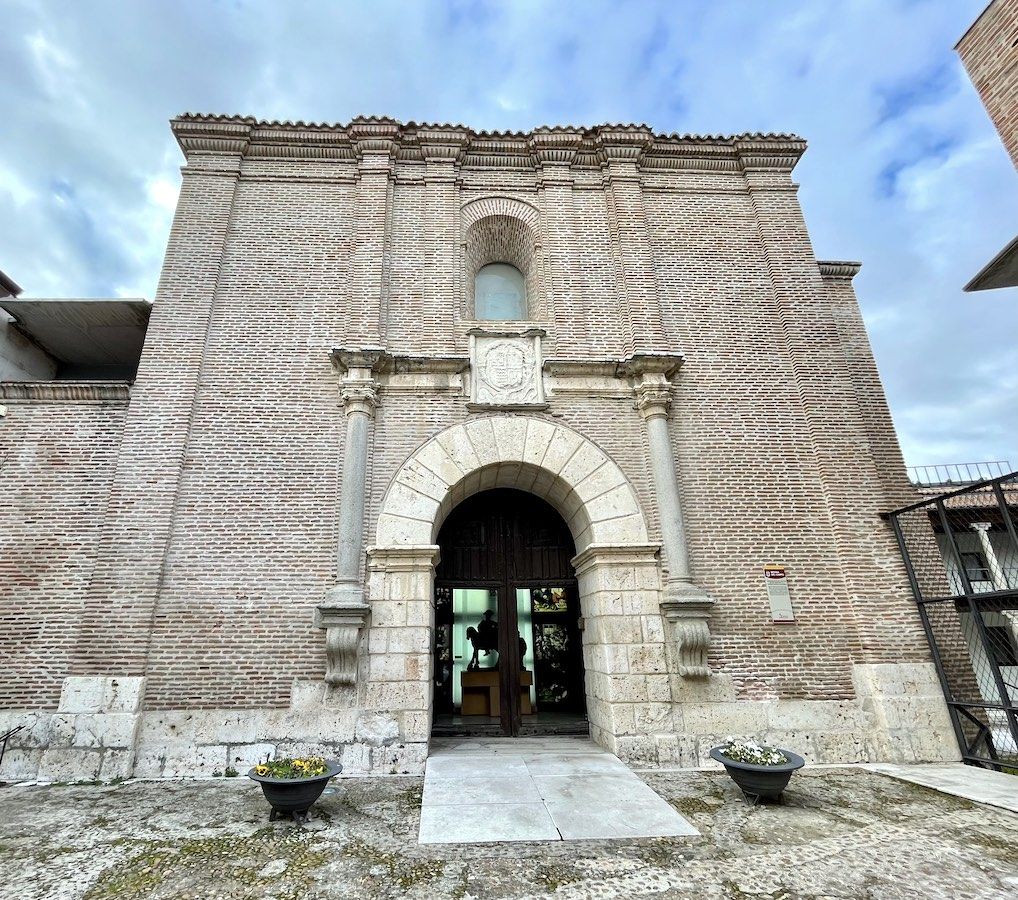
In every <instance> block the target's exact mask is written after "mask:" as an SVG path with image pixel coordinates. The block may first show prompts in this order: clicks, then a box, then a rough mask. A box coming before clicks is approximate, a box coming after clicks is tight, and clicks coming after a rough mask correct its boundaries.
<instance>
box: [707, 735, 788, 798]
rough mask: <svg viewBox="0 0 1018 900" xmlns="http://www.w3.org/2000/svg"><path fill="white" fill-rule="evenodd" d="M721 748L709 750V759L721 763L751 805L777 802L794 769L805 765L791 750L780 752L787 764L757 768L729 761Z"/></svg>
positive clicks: (752, 765)
mask: <svg viewBox="0 0 1018 900" xmlns="http://www.w3.org/2000/svg"><path fill="white" fill-rule="evenodd" d="M721 749H722V748H721V747H715V748H714V749H713V750H711V752H710V755H711V759H716V760H717V761H718V762H719V763H721V764H722V765H723V766H724V767H725V770H726V771H727V772H728V774H729V775H730V776H731V777H732V781H734V782H735V783H736V784H737V785H738V786H739V788H740V789H741V790H742V793H743V794H745V795H746V799H748V800H749V801H750V802H751V803H759V802H760V801H761V800H777V799H778V798H779V797H780V796H781V792H782V791H783V790H784V789H785V788H786V787H787V786H788V782H789V779H791V777H792V773H793V772H794V771H795V770H796V769H801V768H802V767H803V766H804V765H806V760H804V759H803V758H802V757H801V756H799V754H797V753H792V751H791V750H781V748H780V747H779V748H778V749H779V750H781V753H782V755H784V756H785V758H786V759H787V760H788V762H785V763H781V764H779V765H776V766H758V765H754V764H753V763H745V762H739V761H738V760H734V759H729V758H728V757H727V756H725V755H724V754H723V753H722V752H721Z"/></svg>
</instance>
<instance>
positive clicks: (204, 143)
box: [170, 116, 255, 158]
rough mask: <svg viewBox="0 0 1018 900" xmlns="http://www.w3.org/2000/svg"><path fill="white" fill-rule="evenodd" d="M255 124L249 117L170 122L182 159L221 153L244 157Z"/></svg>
mask: <svg viewBox="0 0 1018 900" xmlns="http://www.w3.org/2000/svg"><path fill="white" fill-rule="evenodd" d="M254 125H255V122H254V120H253V119H250V118H243V119H227V120H220V119H213V118H206V117H192V116H181V117H180V118H177V119H173V120H172V121H171V123H170V126H171V128H172V129H173V134H174V136H175V137H176V138H177V143H178V144H180V149H181V150H182V151H183V152H184V156H186V157H188V158H190V157H191V154H193V153H221V154H226V155H232V154H236V155H240V156H243V155H244V154H245V153H246V152H247V149H248V146H249V144H250V142H251V131H252V129H253V128H254Z"/></svg>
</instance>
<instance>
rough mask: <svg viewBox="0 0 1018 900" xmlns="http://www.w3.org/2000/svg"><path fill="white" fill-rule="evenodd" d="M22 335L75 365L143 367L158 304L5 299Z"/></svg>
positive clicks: (0, 302) (2, 305)
mask: <svg viewBox="0 0 1018 900" xmlns="http://www.w3.org/2000/svg"><path fill="white" fill-rule="evenodd" d="M0 308H2V309H4V310H6V311H7V312H8V313H10V314H11V315H12V316H14V318H15V323H16V325H17V327H18V329H19V330H20V331H22V332H23V333H24V334H26V335H27V336H28V337H30V338H31V339H32V340H33V341H35V342H36V343H37V344H38V345H39V346H40V347H42V349H43V350H45V351H46V352H47V353H48V354H50V356H52V357H53V358H54V359H56V360H58V361H59V362H61V363H64V364H67V365H73V366H86V367H110V366H133V367H137V365H138V360H139V359H140V358H141V350H142V346H143V345H144V343H145V332H146V330H147V329H148V319H149V314H150V312H151V310H152V303H151V301H149V300H144V299H141V298H125V299H119V298H115V299H39V298H32V299H17V298H14V297H5V298H3V299H0Z"/></svg>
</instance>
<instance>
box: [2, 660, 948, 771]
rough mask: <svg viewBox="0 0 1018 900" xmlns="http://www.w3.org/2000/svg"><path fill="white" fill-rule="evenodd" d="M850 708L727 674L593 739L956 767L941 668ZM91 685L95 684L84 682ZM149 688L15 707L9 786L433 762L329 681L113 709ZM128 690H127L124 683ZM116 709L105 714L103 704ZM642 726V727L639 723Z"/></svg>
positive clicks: (418, 742) (877, 678) (883, 687)
mask: <svg viewBox="0 0 1018 900" xmlns="http://www.w3.org/2000/svg"><path fill="white" fill-rule="evenodd" d="M854 680H855V683H856V684H857V685H858V687H859V690H858V696H857V697H856V698H855V699H846V700H755V701H754V700H738V699H736V698H735V690H734V687H733V685H732V682H731V679H729V678H726V677H725V676H724V675H719V676H715V677H714V678H712V679H711V680H710V683H709V685H708V684H700V685H699V686H698V687H697V688H695V689H693V690H691V691H690V693H696V692H699V693H700V694H701V697H702V696H704V695H706V696H709V697H710V699H702V698H698V697H695V696H694V697H693V698H691V699H690V701H689V702H681V703H667V702H660V703H653V702H652V703H634V704H628V705H627V704H615V705H614V707H615V708H616V709H621V710H623V711H632V713H633V715H632V716H631V717H629V718H627V717H626V715H624V714H623V715H621V716H620V715H614V714H613V715H612V717H611V721H610V726H611V729H613V730H609V729H608V728H606V727H605V726H604V724H598V722H596V721H595V716H596V715H598V714H600V711H601V710H603V709H605V708H607V709H608V710H609V711H610V710H611V709H612V708H613V707H612V705H606V706H605V707H600V706H595V709H594V712H595V716H592V719H591V737H592V738H593V739H594V740H595V741H596V742H598V743H599V744H601V745H602V746H604V747H606V748H607V749H608V750H610V751H612V752H613V753H616V754H617V755H618V756H619V757H621V758H622V759H623V760H624V761H626V762H628V763H631V764H634V765H645V766H649V767H658V766H660V767H664V768H668V767H679V768H695V767H703V766H707V767H715V766H716V765H717V764H716V763H714V762H713V761H712V760H711V759H710V758H709V755H708V754H709V751H710V749H711V747H714V746H716V745H717V744H719V743H721V742H722V741H723V740H725V739H726V738H728V737H738V738H751V739H754V740H757V741H760V742H762V743H765V744H771V745H776V746H781V747H786V748H788V749H790V750H795V751H796V752H797V753H800V754H802V755H803V756H804V757H805V758H806V760H807V761H808V762H811V763H859V762H893V763H915V762H946V761H955V760H957V759H959V753H958V749H957V745H956V743H955V740H954V736H953V733H952V731H951V727H950V722H949V720H948V717H947V710H946V707H945V705H944V701H943V698H942V697H941V695H940V688H939V684H938V683H937V680H936V673H935V671H934V669H933V666H932V664H915V663H909V664H885V665H858V666H856V667H855V670H854ZM87 681H90V682H91V683H86V682H87ZM138 681H141V679H133V680H132V679H111V678H110V679H99V678H95V679H91V680H86V679H68V682H70V684H69V685H68V686H67V688H66V689H65V692H64V697H65V700H66V703H67V705H68V707H75V706H88V707H89V708H94V709H96V710H97V711H95V712H88V713H85V712H77V713H75V712H70V711H66V712H65V711H59V712H56V713H40V712H24V713H18V712H16V711H15V712H6V713H3V714H0V729H3V730H6V729H7V728H8V727H13V726H14V725H17V724H25V725H27V726H28V728H26V730H25V731H24V732H22V733H21V734H19V735H18V736H17V737H16V738H15V739H14V742H13V743H12V746H11V748H10V749H9V750H8V752H7V755H6V756H5V757H4V763H3V770H2V772H0V776H2V777H3V778H5V779H7V780H31V779H40V780H45V781H82V780H95V779H98V780H114V779H119V778H126V777H130V776H135V777H143V778H160V777H162V778H179V777H188V776H196V775H213V774H215V773H216V772H220V773H222V772H225V771H226V769H227V768H228V767H232V768H234V769H236V770H238V771H239V772H243V771H245V770H246V769H247V768H249V767H250V766H252V765H254V764H255V763H256V762H258V761H259V760H263V759H265V758H266V756H276V755H288V756H296V755H320V756H326V757H330V758H336V759H339V760H340V761H341V762H342V763H343V767H344V771H345V772H346V773H347V774H350V775H360V774H369V773H370V774H407V775H419V774H421V773H423V771H424V763H425V760H426V759H427V755H428V724H429V723H428V719H427V715H426V714H424V715H423V716H422V714H420V713H417V712H413V711H411V712H403V711H396V712H391V713H388V712H379V711H375V710H365V709H356V708H331V707H330V706H328V705H326V704H327V703H328V702H329V701H328V700H327V699H326V694H325V689H324V685H320V684H315V683H309V682H296V683H295V684H294V690H293V702H292V705H291V708H289V709H279V710H257V709H252V710H234V709H230V710H172V711H160V710H150V711H146V712H140V711H138V712H111V711H108V705H110V704H113V705H116V704H120V705H121V706H123V705H129V704H130V703H131V702H140V699H141V697H142V696H143V695H142V690H143V688H142V686H139V685H137V684H135V683H134V682H138ZM125 683H126V684H125ZM103 704H107V706H105V707H104V706H103ZM630 723H631V724H630Z"/></svg>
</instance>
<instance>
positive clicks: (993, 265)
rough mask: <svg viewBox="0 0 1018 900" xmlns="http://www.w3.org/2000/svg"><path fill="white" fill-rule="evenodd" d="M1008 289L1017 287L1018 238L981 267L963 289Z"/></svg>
mask: <svg viewBox="0 0 1018 900" xmlns="http://www.w3.org/2000/svg"><path fill="white" fill-rule="evenodd" d="M1008 287H1018V237H1015V239H1014V240H1013V241H1011V243H1010V244H1008V245H1007V246H1006V247H1005V248H1004V249H1003V250H1001V251H1000V253H998V254H997V255H996V256H995V257H993V259H991V260H990V261H989V262H988V263H987V264H986V265H985V266H983V268H982V269H981V270H980V271H979V274H977V275H976V276H975V278H973V279H972V280H971V281H970V282H969V283H968V284H966V285H965V288H964V289H965V290H966V291H989V290H993V289H995V288H1008Z"/></svg>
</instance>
